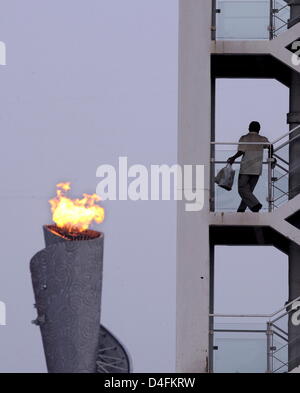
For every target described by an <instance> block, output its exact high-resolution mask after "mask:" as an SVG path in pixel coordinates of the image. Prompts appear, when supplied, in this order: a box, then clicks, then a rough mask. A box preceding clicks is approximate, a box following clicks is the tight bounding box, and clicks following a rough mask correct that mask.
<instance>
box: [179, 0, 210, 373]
mask: <svg viewBox="0 0 300 393" xmlns="http://www.w3.org/2000/svg"><path fill="white" fill-rule="evenodd" d="M179 7H180V9H179V15H180V21H179V129H178V163H179V164H180V165H195V164H197V165H205V185H204V190H202V192H204V195H205V206H204V209H203V210H202V211H199V212H188V211H186V210H185V201H179V202H178V210H177V315H176V370H177V372H183V373H188V372H196V373H205V372H207V371H208V355H209V308H210V299H209V297H210V296H209V290H210V245H209V225H208V224H209V223H208V212H209V195H210V190H209V189H210V138H211V131H210V130H211V80H210V48H211V20H212V2H211V0H205V1H199V0H180V1H179Z"/></svg>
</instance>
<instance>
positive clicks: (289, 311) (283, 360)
mask: <svg viewBox="0 0 300 393" xmlns="http://www.w3.org/2000/svg"><path fill="white" fill-rule="evenodd" d="M299 301H300V296H299V297H298V298H296V299H294V300H293V301H291V302H289V303H288V304H286V305H284V306H283V307H282V308H281V309H280V310H278V311H276V312H274V313H272V314H239V315H237V314H210V315H209V318H210V326H212V329H211V330H210V335H211V340H210V342H211V343H212V344H211V345H212V348H211V351H210V353H211V354H212V353H216V352H217V351H220V348H219V346H218V345H216V341H215V339H216V335H217V334H219V333H223V334H228V335H231V339H232V340H233V338H232V337H233V336H232V335H236V336H237V335H241V334H242V335H246V336H247V339H248V340H249V335H263V336H264V339H263V340H261V341H260V344H261V345H264V346H265V347H264V348H265V349H263V348H261V349H262V350H261V351H259V355H260V357H263V359H257V361H258V362H259V361H261V363H262V364H263V365H264V366H262V367H265V369H263V368H262V367H261V372H265V373H280V372H281V373H282V372H288V371H290V370H291V369H292V368H293V367H294V366H295V365H296V366H298V365H299V364H300V359H299V357H298V358H297V359H292V358H291V355H290V353H289V348H291V347H292V346H293V344H297V345H299V342H300V330H299V334H298V335H296V336H294V338H293V339H291V340H290V339H289V333H288V326H289V321H290V320H291V318H292V316H293V314H294V313H295V312H298V310H299V308H300V303H299ZM217 319H227V320H228V319H230V320H235V321H236V320H239V321H241V320H243V321H245V320H246V322H244V325H245V324H246V323H247V324H248V326H249V320H252V321H253V320H255V321H257V320H259V321H260V323H261V324H263V325H262V326H263V327H262V328H255V329H253V328H249V327H247V328H238V329H236V328H235V329H232V328H218V327H216V320H217ZM240 340H241V341H242V340H243V339H240ZM237 353H239V354H240V356H241V355H244V358H243V359H237V361H239V362H241V363H244V367H245V364H246V367H247V363H246V362H245V358H247V356H248V355H249V353H244V354H242V353H241V352H237ZM228 357H231V356H229V354H227V355H226V358H227V360H228ZM298 363H299V364H298ZM210 364H212V369H211V370H210V372H215V371H217V372H223V370H222V368H221V369H219V370H215V368H214V362H213V361H212V362H210ZM221 367H222V366H221ZM250 367H251V364H249V368H250ZM243 371H246V372H247V371H248V372H249V371H250V370H245V369H244V370H243ZM237 372H238V371H237Z"/></svg>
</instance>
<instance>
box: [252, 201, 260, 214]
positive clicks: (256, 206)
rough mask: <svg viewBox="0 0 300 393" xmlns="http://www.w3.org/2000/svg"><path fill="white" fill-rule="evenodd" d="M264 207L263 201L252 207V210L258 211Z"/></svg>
mask: <svg viewBox="0 0 300 393" xmlns="http://www.w3.org/2000/svg"><path fill="white" fill-rule="evenodd" d="M262 207H263V205H262V204H261V203H258V204H257V205H255V206H253V207H252V209H251V211H252V212H253V213H258V212H259V211H260V210H261V208H262Z"/></svg>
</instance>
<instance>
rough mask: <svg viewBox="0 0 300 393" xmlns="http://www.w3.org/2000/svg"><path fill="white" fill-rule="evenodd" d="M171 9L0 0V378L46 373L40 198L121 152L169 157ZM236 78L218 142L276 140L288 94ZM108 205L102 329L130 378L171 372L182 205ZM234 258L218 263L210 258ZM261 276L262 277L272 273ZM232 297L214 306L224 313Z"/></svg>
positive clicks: (90, 183)
mask: <svg viewBox="0 0 300 393" xmlns="http://www.w3.org/2000/svg"><path fill="white" fill-rule="evenodd" d="M177 5H178V4H177V0H164V1H161V0H142V1H141V0H126V1H124V0H89V1H88V2H87V1H83V0H81V1H76V2H74V1H73V0H63V1H62V0H52V1H47V2H40V1H38V0H26V2H22V1H19V0H2V1H1V2H0V7H1V13H0V40H2V41H4V42H5V43H6V45H7V56H8V58H7V62H8V65H7V66H6V67H1V68H0V80H1V89H0V102H1V109H0V122H1V129H2V143H1V145H0V149H1V154H0V162H1V189H0V201H1V203H2V208H1V218H2V225H1V227H0V228H1V229H0V236H1V239H2V244H1V250H0V256H1V263H0V300H3V301H5V302H6V304H7V310H8V326H7V327H3V328H2V327H0V349H1V355H0V371H1V372H33V371H36V372H41V371H45V362H44V356H43V352H42V345H41V339H40V333H39V331H38V329H37V328H36V327H34V326H32V325H31V324H30V321H31V320H32V319H34V317H35V312H34V310H33V306H32V305H33V302H34V300H33V294H32V288H31V282H30V275H29V260H30V258H31V257H32V255H33V254H34V253H35V252H36V251H38V250H40V249H41V248H43V247H44V244H43V238H42V229H41V226H42V225H43V224H45V223H49V222H50V221H51V220H50V212H49V206H48V202H47V201H48V199H49V198H51V197H52V196H53V195H54V192H55V184H56V183H57V182H59V181H65V180H66V181H71V182H72V183H73V184H74V187H73V191H74V195H78V194H81V193H82V192H94V191H95V188H96V185H97V179H96V177H95V173H96V168H97V167H98V166H99V165H101V164H113V165H114V164H116V163H117V159H118V157H119V156H128V157H129V164H135V163H140V164H144V165H149V164H161V163H167V164H173V163H175V162H176V156H177V145H176V144H177V79H178V77H177V72H178V70H177V63H178V62H177V58H178V49H177V39H178V7H177ZM240 83H241V82H239V83H235V84H234V86H233V85H232V83H231V81H230V82H228V81H224V83H223V82H222V85H221V90H220V93H221V94H220V98H219V109H218V119H217V135H218V137H219V136H220V139H223V137H224V139H227V138H230V139H237V138H238V137H239V135H240V132H244V130H245V127H246V125H247V123H248V121H249V120H250V119H252V117H254V118H256V119H257V120H261V121H262V122H263V126H264V129H265V130H266V134H267V136H270V137H271V136H272V135H273V133H274V136H275V135H279V134H280V133H281V132H282V131H283V130H282V128H284V127H285V114H286V112H287V108H286V106H287V101H286V100H287V98H286V90H285V92H284V93H283V90H282V89H281V88H280V86H279V85H278V84H276V83H275V82H270V81H269V82H265V81H260V82H257V84H254V83H253V81H252V82H251V83H249V82H245V83H246V84H247V89H246V90H245V88H244V87H241V86H243V85H242V84H240ZM244 86H245V85H244ZM270 89H271V90H270ZM271 91H272V93H271ZM241 96H242V97H243V100H241V99H240V97H241ZM224 97H226V100H225V99H224ZM228 98H229V99H228ZM235 105H238V107H236V106H235ZM250 108H251V111H250ZM283 108H284V110H283ZM237 114H238V116H237ZM221 133H222V134H221ZM221 135H222V138H221ZM199 160H200V163H201V158H199ZM104 206H105V209H106V213H107V217H106V221H105V223H104V224H103V225H102V226H100V227H96V228H97V229H101V230H103V231H104V232H105V237H106V238H105V260H104V261H105V271H104V292H103V313H102V322H103V323H104V324H105V326H107V327H108V328H109V329H110V330H111V331H112V332H113V333H114V334H116V335H117V336H118V337H119V338H120V340H121V341H122V342H123V343H124V344H125V345H126V346H127V348H128V350H129V352H130V354H131V356H132V358H133V361H134V371H136V372H168V371H174V369H175V300H176V298H175V273H176V272H175V269H176V262H175V259H176V255H175V251H176V243H175V241H176V237H175V236H176V204H175V203H174V202H143V203H133V202H107V203H104ZM217 255H218V253H217ZM226 255H227V256H226ZM240 255H241V254H240V253H238V252H237V253H235V256H234V261H233V263H232V264H231V265H232V266H234V264H235V263H236V262H237V260H238V258H239V257H240ZM247 255H248V256H249V255H252V254H250V253H247ZM262 255H263V254H262ZM265 255H270V254H269V253H266V254H265ZM272 255H273V254H272ZM228 257H229V254H228V253H227V252H226V253H225V255H224V254H223V255H221V254H220V256H218V261H219V260H220V261H221V260H222V261H226V260H227V259H228ZM219 258H220V259H219ZM262 258H263V256H262ZM283 259H284V257H283ZM278 261H279V260H278ZM250 262H251V260H250V257H249V260H248V259H247V260H246V259H244V263H250ZM277 265H278V266H279V267H278V269H277V271H279V274H281V272H282V270H281V269H284V268H283V267H281V262H278V264H277ZM277 265H276V266H277ZM257 268H259V266H257ZM249 269H250V268H249ZM261 269H262V272H263V274H264V275H267V274H268V275H269V274H270V266H269V265H268V266H267V265H265V266H264V267H261ZM223 273H224V275H223V276H222V279H219V282H220V286H219V288H220V291H221V289H222V287H221V285H223V287H224V288H228V287H229V286H230V285H231V284H232V281H231V280H232V277H233V273H232V270H230V269H227V268H224V265H223ZM279 274H278V275H277V274H276V275H274V277H273V278H272V285H273V289H276V288H277V287H278V285H280V283H281V280H282V276H280V277H279ZM218 277H219V276H218ZM268 277H269V276H268ZM276 277H278V281H276V280H277V278H276ZM268 279H269V278H268ZM270 281H271V280H270ZM218 293H220V292H218ZM231 295H232V293H228V297H226V299H225V300H226V302H227V300H229V299H231ZM245 296H248V292H247V293H246V292H245ZM279 297H280V299H281V298H282V297H283V295H282V294H281V295H280V296H278V301H279V300H280V299H279ZM274 298H276V296H275V297H273V299H274ZM276 299H277V298H276ZM254 300H256V301H258V300H259V299H254ZM282 300H283V299H282ZM247 301H248V300H247ZM226 302H225V303H224V304H221V303H220V308H222V307H224V308H226V310H228V306H227V305H226ZM273 303H274V302H273V301H272V304H271V303H269V302H268V303H266V304H265V307H266V308H268V307H269V306H270V305H271V306H272V307H273ZM276 303H277V300H276ZM280 305H281V301H280V304H279V305H278V306H280ZM233 306H234V307H233V308H235V307H237V308H238V307H239V304H237V305H234V304H233ZM231 311H232V312H234V311H235V309H234V310H231ZM256 311H259V310H256ZM271 311H272V310H271Z"/></svg>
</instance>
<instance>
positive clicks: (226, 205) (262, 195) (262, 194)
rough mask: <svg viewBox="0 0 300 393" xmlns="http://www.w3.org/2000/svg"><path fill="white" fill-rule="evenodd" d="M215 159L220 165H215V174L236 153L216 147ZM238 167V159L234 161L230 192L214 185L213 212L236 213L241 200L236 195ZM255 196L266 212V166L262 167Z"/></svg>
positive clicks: (265, 155)
mask: <svg viewBox="0 0 300 393" xmlns="http://www.w3.org/2000/svg"><path fill="white" fill-rule="evenodd" d="M216 149H217V150H216V153H215V154H216V158H215V160H216V161H217V162H219V161H221V162H222V163H220V164H219V163H218V164H215V173H214V176H216V175H217V173H218V172H219V171H220V170H221V169H222V168H224V166H226V161H227V159H228V158H229V157H230V156H232V155H234V154H235V153H236V150H218V147H216ZM267 155H268V153H267V150H266V151H265V153H264V162H265V163H266V160H267ZM239 167H240V159H238V160H237V161H236V163H235V164H234V166H233V168H234V169H235V170H236V173H235V178H234V185H233V188H232V190H231V191H226V190H224V189H223V188H220V187H219V186H218V185H217V184H216V185H215V211H237V208H238V206H239V204H240V202H241V198H240V196H239V193H238V176H239ZM254 194H255V196H256V197H257V198H258V200H259V201H260V203H261V204H262V205H263V209H262V211H264V212H267V211H268V201H267V196H268V165H267V164H264V165H263V173H262V175H261V177H260V179H259V181H258V183H257V186H256V188H255V190H254Z"/></svg>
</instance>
